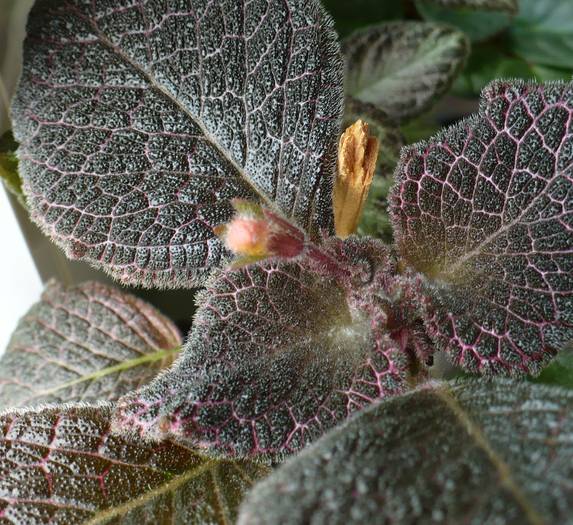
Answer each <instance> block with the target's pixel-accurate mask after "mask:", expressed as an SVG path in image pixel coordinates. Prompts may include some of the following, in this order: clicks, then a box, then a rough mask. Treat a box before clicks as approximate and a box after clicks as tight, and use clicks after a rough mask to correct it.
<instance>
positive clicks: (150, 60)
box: [12, 0, 343, 287]
mask: <svg viewBox="0 0 573 525" xmlns="http://www.w3.org/2000/svg"><path fill="white" fill-rule="evenodd" d="M27 31H28V38H27V39H26V42H25V50H24V69H23V76H22V79H21V81H20V84H19V88H18V91H17V94H16V97H15V100H14V104H13V108H12V117H13V124H14V133H15V136H16V138H17V140H18V141H19V142H20V143H21V147H20V150H19V157H20V161H21V163H20V165H21V172H22V176H23V179H24V184H25V191H26V194H27V196H28V199H29V201H30V205H31V208H32V214H33V218H34V219H35V221H36V222H37V223H38V224H39V225H40V226H41V227H42V228H43V229H44V231H45V232H46V233H47V234H48V235H49V236H50V237H51V238H52V239H53V240H54V241H55V242H56V243H57V244H59V245H60V246H62V247H63V248H65V249H66V252H67V253H68V255H69V256H70V257H72V258H85V259H86V260H89V261H90V262H91V263H92V264H95V265H96V266H98V267H102V268H103V269H105V270H107V271H108V272H109V273H111V274H112V275H113V276H114V277H116V278H118V279H120V280H121V281H123V282H126V283H138V284H144V285H146V286H161V287H176V286H179V287H191V286H192V285H193V284H201V283H203V282H204V280H205V279H206V277H207V276H208V274H209V273H210V271H211V270H212V269H213V268H214V267H217V266H219V265H220V264H221V263H222V258H223V259H224V258H225V257H226V255H227V254H225V253H224V250H223V248H222V245H221V243H220V242H219V240H218V239H217V238H216V236H215V234H214V233H213V227H214V226H217V225H219V224H221V223H224V222H227V221H228V220H229V219H230V218H231V216H232V215H233V208H232V206H231V204H230V201H231V200H232V199H233V198H244V199H250V200H253V201H257V202H261V203H264V204H266V205H268V206H270V207H271V208H275V209H277V210H279V211H280V212H282V213H283V214H284V215H286V216H287V217H289V218H291V219H292V220H293V221H295V222H297V223H298V224H299V225H300V226H301V227H302V228H304V229H305V230H307V231H308V232H309V233H310V234H311V236H316V235H317V234H318V230H319V229H322V228H324V229H326V230H327V231H330V230H332V209H331V208H332V206H331V186H332V180H331V179H332V175H333V172H334V164H335V160H336V143H337V140H338V133H339V125H340V118H341V114H342V104H343V96H342V82H343V80H342V65H341V59H340V56H339V55H340V52H339V46H338V43H337V41H336V34H335V32H334V29H333V28H332V22H331V20H330V18H329V17H328V15H326V13H325V12H324V11H323V9H322V7H321V6H320V4H319V2H318V1H317V0H310V1H306V0H305V1H304V2H303V1H299V0H279V1H274V0H273V1H270V0H262V1H259V2H247V1H246V0H219V1H217V2H204V1H202V0H201V1H200V0H185V1H183V2H179V4H178V5H176V4H175V3H172V2H170V3H168V4H166V3H164V2H144V1H142V0H134V1H132V0H129V1H128V0H122V1H119V2H115V3H114V4H113V5H111V4H108V3H107V2H85V1H83V0H59V1H50V0H39V1H38V2H36V5H35V7H34V8H33V9H32V12H31V15H30V18H29V21H28V28H27Z"/></svg>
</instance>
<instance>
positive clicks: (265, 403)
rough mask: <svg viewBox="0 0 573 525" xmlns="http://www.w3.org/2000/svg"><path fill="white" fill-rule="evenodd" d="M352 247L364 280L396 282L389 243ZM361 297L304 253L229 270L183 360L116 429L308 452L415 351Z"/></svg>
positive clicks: (400, 377)
mask: <svg viewBox="0 0 573 525" xmlns="http://www.w3.org/2000/svg"><path fill="white" fill-rule="evenodd" d="M343 249H345V250H347V253H348V254H352V255H351V256H350V257H349V258H351V259H353V260H354V263H355V266H352V267H351V268H352V272H351V274H352V275H353V276H355V277H356V278H357V279H359V281H360V282H362V283H364V282H366V280H367V279H370V278H372V275H371V274H372V273H373V272H375V273H376V275H378V272H380V275H384V276H387V275H391V272H390V269H391V268H390V267H392V264H393V263H392V262H391V261H390V259H389V257H388V255H387V253H386V252H385V251H384V248H383V246H382V245H381V244H376V245H375V246H374V248H372V245H371V244H370V241H357V240H350V241H347V243H346V244H345V245H344V248H343ZM369 250H370V252H371V253H369V254H368V260H366V258H365V257H364V254H365V252H367V251H369ZM372 254H374V255H372ZM371 255H372V257H370V256H371ZM375 257H378V260H377V262H373V261H376V259H375ZM372 265H374V266H372ZM373 286H374V287H375V288H376V291H377V292H380V290H381V287H380V286H379V285H378V284H375V285H373ZM354 293H355V294H356V296H359V299H356V298H353V297H351V296H349V295H347V293H346V292H345V291H344V290H343V289H342V288H341V287H340V286H338V285H337V283H336V282H333V280H332V279H329V278H326V277H322V276H320V275H318V274H317V272H316V268H313V267H312V266H311V265H310V263H309V262H308V261H307V260H306V259H304V258H303V259H300V260H298V261H296V262H280V261H267V262H263V263H260V264H255V265H251V266H248V267H245V268H242V269H239V270H233V271H227V272H224V273H222V274H221V275H219V276H218V277H217V279H216V280H214V281H213V282H212V283H211V284H210V285H209V286H208V287H207V290H206V292H205V295H204V296H203V299H204V302H203V304H202V306H201V308H200V310H199V311H198V314H197V316H196V318H195V321H194V325H193V332H192V334H191V336H190V338H189V340H188V342H187V344H186V346H185V349H184V353H183V355H182V356H181V357H180V358H179V359H178V361H176V363H175V364H174V365H173V367H172V368H171V369H169V370H167V371H166V372H164V373H162V374H161V375H160V376H159V377H158V378H157V379H156V380H154V381H153V382H152V383H151V385H149V386H148V387H145V388H143V389H141V390H140V391H138V392H136V393H134V394H131V395H127V396H126V397H124V398H123V399H122V400H120V403H119V411H118V414H117V424H116V426H117V427H118V428H119V429H123V430H124V431H132V432H137V433H139V434H141V435H144V436H149V437H150V438H153V439H158V438H161V437H162V435H164V434H165V433H167V434H172V435H175V436H179V437H183V438H187V439H190V440H191V442H192V443H193V444H194V445H197V446H199V447H202V448H204V449H206V450H208V451H209V453H215V454H218V453H224V454H229V455H238V456H249V455H255V454H267V455H270V456H274V455H276V454H278V455H282V454H283V453H290V452H293V451H296V450H297V449H300V448H302V447H303V446H304V445H305V444H306V443H308V442H309V441H311V440H312V439H314V438H316V437H317V436H318V435H320V434H322V433H324V431H325V430H327V429H329V428H330V427H332V426H334V425H335V424H336V423H337V422H339V421H341V420H343V419H345V418H346V417H348V416H349V415H350V414H351V413H353V412H354V411H356V410H358V409H360V408H362V407H364V406H366V405H368V404H370V403H372V402H373V401H374V400H376V399H378V398H381V397H384V396H387V395H392V394H396V393H399V392H401V391H402V390H403V388H404V386H405V385H404V378H405V375H406V370H407V367H408V362H407V358H406V355H405V354H404V352H402V351H401V350H400V348H399V346H398V345H397V343H396V342H395V341H394V340H392V339H391V338H390V337H389V335H388V333H387V332H384V331H383V330H378V329H377V328H373V326H374V327H375V324H374V320H372V319H370V318H369V316H368V314H367V313H366V312H365V311H364V310H361V309H360V308H359V305H358V302H359V301H361V300H362V301H364V302H365V303H368V301H370V300H371V301H374V300H375V299H372V298H370V299H369V297H370V293H371V290H370V289H369V288H368V286H366V285H364V286H360V285H357V288H356V289H355V290H354Z"/></svg>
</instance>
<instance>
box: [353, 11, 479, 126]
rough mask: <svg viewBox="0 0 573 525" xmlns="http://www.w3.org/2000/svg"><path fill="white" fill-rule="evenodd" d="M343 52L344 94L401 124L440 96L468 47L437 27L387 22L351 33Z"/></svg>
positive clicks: (458, 36)
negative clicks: (344, 65) (384, 113)
mask: <svg viewBox="0 0 573 525" xmlns="http://www.w3.org/2000/svg"><path fill="white" fill-rule="evenodd" d="M343 51H344V54H345V58H346V78H345V83H346V92H347V94H348V95H351V96H352V97H354V98H357V99H359V100H361V101H363V102H370V103H372V104H375V105H377V106H379V107H380V108H382V109H383V110H384V111H385V112H386V113H387V114H388V115H389V116H390V117H391V118H394V119H396V120H406V119H409V118H412V117H415V116H416V115H419V114H420V113H423V112H424V111H426V110H427V109H429V107H430V106H431V105H432V104H433V102H434V101H435V100H436V99H437V98H439V97H440V96H442V95H443V94H444V93H446V91H447V90H448V89H449V87H450V86H451V85H452V82H453V81H454V79H455V78H456V76H457V75H458V73H459V72H460V71H461V69H462V68H463V66H464V64H465V61H466V58H467V56H468V54H469V41H468V39H467V38H466V36H465V35H464V34H463V33H462V32H461V31H458V30H457V29H453V28H450V27H448V26H444V25H440V24H433V23H426V22H390V23H384V24H379V25H376V26H371V27H368V28H366V29H364V30H361V31H358V32H356V33H353V34H352V35H351V36H350V37H349V38H347V39H346V40H345V41H344V43H343Z"/></svg>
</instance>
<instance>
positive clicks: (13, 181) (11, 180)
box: [0, 131, 26, 206]
mask: <svg viewBox="0 0 573 525" xmlns="http://www.w3.org/2000/svg"><path fill="white" fill-rule="evenodd" d="M17 149H18V144H17V143H16V141H15V140H14V137H13V136H12V133H11V132H10V131H7V132H6V133H4V135H2V137H1V138H0V179H1V180H2V181H3V182H4V186H5V187H6V189H7V190H8V191H9V192H10V193H11V194H12V195H14V196H15V197H16V198H17V199H18V202H19V203H20V204H22V205H23V206H26V200H25V197H24V193H23V190H22V179H21V178H20V174H19V173H18V158H17V157H16V150H17Z"/></svg>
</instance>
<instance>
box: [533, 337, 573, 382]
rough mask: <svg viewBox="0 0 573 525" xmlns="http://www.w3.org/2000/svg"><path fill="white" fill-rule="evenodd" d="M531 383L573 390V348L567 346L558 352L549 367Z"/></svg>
mask: <svg viewBox="0 0 573 525" xmlns="http://www.w3.org/2000/svg"><path fill="white" fill-rule="evenodd" d="M532 381H534V382H536V383H544V384H548V385H559V386H564V387H566V388H573V348H572V347H571V346H569V347H568V348H565V349H564V350H562V351H561V352H559V354H558V355H557V357H556V358H555V359H554V360H553V361H552V362H551V363H550V364H549V366H548V367H546V368H544V369H543V370H542V372H541V374H539V375H538V376H537V377H536V378H532Z"/></svg>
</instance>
